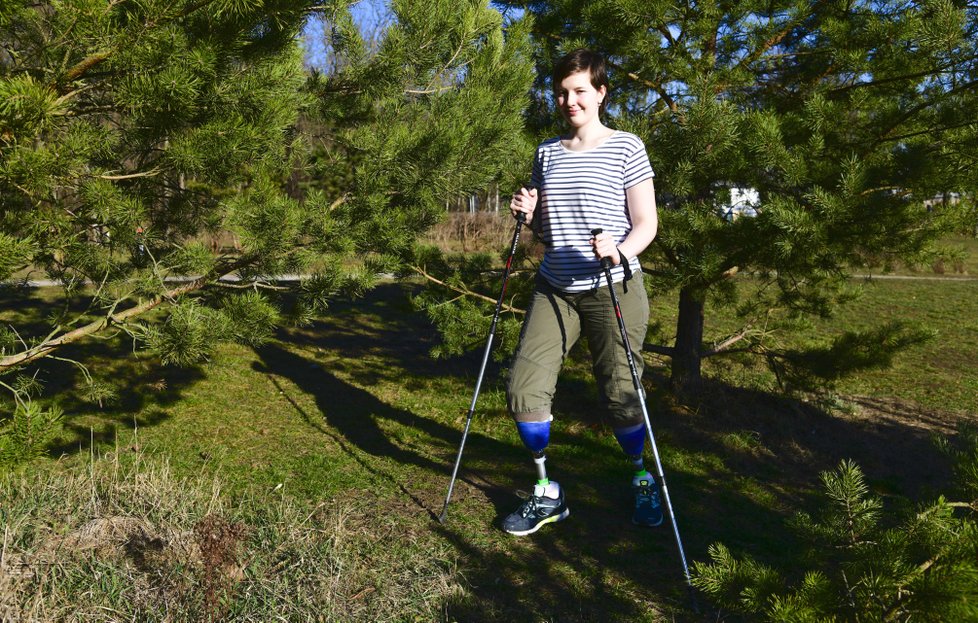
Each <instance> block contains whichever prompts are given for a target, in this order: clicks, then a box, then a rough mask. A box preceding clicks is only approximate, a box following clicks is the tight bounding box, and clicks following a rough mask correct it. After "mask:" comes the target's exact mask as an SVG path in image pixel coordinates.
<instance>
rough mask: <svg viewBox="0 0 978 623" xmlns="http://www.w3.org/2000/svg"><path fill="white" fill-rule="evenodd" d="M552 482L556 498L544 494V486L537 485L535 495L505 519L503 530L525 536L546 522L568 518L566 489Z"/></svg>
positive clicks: (534, 490) (534, 489)
mask: <svg viewBox="0 0 978 623" xmlns="http://www.w3.org/2000/svg"><path fill="white" fill-rule="evenodd" d="M550 484H551V485H553V486H554V488H556V489H557V497H556V498H551V497H547V496H546V495H544V493H545V492H546V489H545V488H544V487H542V486H540V485H537V486H535V487H534V488H533V495H531V496H530V498H529V499H528V500H527V501H525V502H523V504H521V505H520V507H519V508H518V509H516V512H514V513H511V514H510V515H509V516H508V517H506V519H504V520H503V530H504V531H506V532H508V533H510V534H513V535H516V536H525V535H527V534H533V533H534V532H536V531H537V530H539V529H540V528H541V527H542V526H543V525H544V524H548V523H553V522H555V521H560V520H562V519H566V518H567V516H568V515H570V511H569V510H568V509H567V505H566V504H564V490H563V489H561V488H560V485H558V484H557V483H556V482H553V481H551V482H550Z"/></svg>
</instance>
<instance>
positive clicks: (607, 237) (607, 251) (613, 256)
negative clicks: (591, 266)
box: [590, 233, 621, 266]
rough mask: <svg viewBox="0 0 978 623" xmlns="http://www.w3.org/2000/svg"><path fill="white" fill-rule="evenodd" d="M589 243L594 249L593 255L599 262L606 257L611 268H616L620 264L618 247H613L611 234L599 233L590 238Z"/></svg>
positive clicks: (613, 242) (613, 241)
mask: <svg viewBox="0 0 978 623" xmlns="http://www.w3.org/2000/svg"><path fill="white" fill-rule="evenodd" d="M590 242H591V246H592V247H594V255H595V256H596V257H597V258H598V259H599V260H600V259H602V258H605V257H606V258H608V259H610V260H611V264H612V265H613V266H618V264H620V263H621V257H620V256H619V254H618V247H617V246H615V240H614V238H612V237H611V234H606V233H600V234H598V235H596V236H595V237H593V238H591V240H590Z"/></svg>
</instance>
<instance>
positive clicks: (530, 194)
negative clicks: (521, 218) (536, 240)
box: [509, 186, 537, 224]
mask: <svg viewBox="0 0 978 623" xmlns="http://www.w3.org/2000/svg"><path fill="white" fill-rule="evenodd" d="M536 208H537V189H536V188H527V187H526V186H524V187H522V188H520V190H519V192H517V193H516V194H515V195H513V200H512V201H510V202H509V211H510V212H512V213H513V216H514V217H515V216H516V215H517V214H519V213H520V212H522V213H523V214H524V215H525V216H526V222H527V224H529V223H531V222H532V221H533V211H534V210H536Z"/></svg>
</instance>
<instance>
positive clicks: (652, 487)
mask: <svg viewBox="0 0 978 623" xmlns="http://www.w3.org/2000/svg"><path fill="white" fill-rule="evenodd" d="M632 491H633V492H634V493H635V512H634V513H632V523H633V524H635V525H637V526H648V527H650V528H654V527H655V526H658V525H661V524H662V502H660V501H659V485H657V484H656V483H655V480H653V479H652V475H651V474H647V475H645V476H636V477H635V478H633V479H632Z"/></svg>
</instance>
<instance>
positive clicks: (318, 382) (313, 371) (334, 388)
mask: <svg viewBox="0 0 978 623" xmlns="http://www.w3.org/2000/svg"><path fill="white" fill-rule="evenodd" d="M256 353H257V354H258V356H259V357H260V359H261V362H260V363H255V364H254V366H253V368H254V369H255V371H257V372H259V373H262V374H266V375H268V376H269V377H270V378H271V380H272V382H273V383H274V384H275V386H276V387H278V389H279V391H281V392H282V393H283V395H285V396H286V398H287V400H288V401H289V403H290V404H291V405H292V407H293V408H294V409H295V410H296V412H297V413H299V415H300V416H301V417H302V418H303V419H304V420H305V422H306V423H307V424H308V425H309V426H311V427H312V428H314V429H316V430H317V431H319V432H320V433H322V434H324V435H326V436H328V437H330V438H331V439H333V440H334V441H335V442H336V443H337V444H338V445H339V446H340V447H341V448H342V450H343V452H344V453H346V454H347V455H348V456H350V457H351V458H353V459H354V460H355V461H356V462H357V463H358V464H359V465H360V466H361V467H362V468H363V469H365V470H366V471H367V472H369V473H372V474H374V475H381V476H385V477H387V478H388V479H389V480H390V482H394V483H398V486H399V487H400V489H401V491H402V492H403V493H404V494H405V495H407V496H409V497H410V498H411V499H412V500H413V501H414V502H415V504H416V505H417V506H418V507H419V508H420V509H422V510H424V511H426V512H427V513H428V514H429V515H430V516H431V518H432V519H435V518H437V516H438V514H439V513H440V512H441V502H440V501H439V500H438V499H437V498H436V497H433V496H432V495H431V491H428V490H425V491H424V492H420V491H413V490H409V489H408V488H407V487H405V485H404V484H402V483H401V482H400V479H399V477H398V473H397V471H396V469H394V468H389V467H387V465H388V463H387V461H386V460H390V461H392V462H393V464H394V465H398V466H401V465H403V466H413V467H416V468H419V469H421V470H424V471H425V472H427V473H429V474H430V475H431V476H432V478H433V479H437V480H432V482H438V481H441V480H442V479H444V484H445V486H446V487H447V485H448V476H449V474H450V471H449V470H450V468H451V463H450V461H453V460H454V452H455V451H456V449H457V447H458V444H459V443H460V441H461V433H462V431H461V429H460V428H455V427H451V426H447V425H445V424H442V423H440V422H438V421H436V420H433V419H431V418H429V417H426V416H424V415H420V414H418V413H415V412H412V411H408V410H405V409H400V408H397V407H394V406H391V405H389V404H387V403H386V402H383V401H382V400H380V399H378V398H377V397H376V396H374V395H373V394H371V393H370V392H369V391H365V390H363V389H360V388H359V387H357V386H355V385H352V384H350V383H348V382H346V381H344V380H342V379H340V378H338V377H337V376H335V375H333V374H331V373H329V372H327V371H325V370H323V369H322V367H321V366H319V365H310V363H311V362H310V360H308V359H305V358H304V357H302V356H300V355H297V354H295V353H294V352H292V351H290V350H288V349H286V348H284V347H282V346H280V345H278V344H266V345H264V346H262V347H260V348H258V349H256ZM278 378H282V379H287V380H288V381H290V382H291V383H293V384H294V385H295V386H296V387H298V388H299V389H300V390H301V391H302V392H303V393H305V394H307V395H309V396H312V397H313V398H314V399H315V401H316V407H317V410H316V412H314V413H310V412H309V411H308V410H307V409H305V408H303V407H302V406H301V405H300V404H299V403H298V401H296V400H295V399H294V398H292V397H291V396H289V395H288V391H287V389H286V387H285V386H284V385H283V384H282V383H281V382H280V381H279V380H278ZM387 424H395V425H399V426H403V427H408V428H411V429H414V430H416V431H420V432H422V433H423V434H424V435H425V436H426V440H425V444H426V445H428V444H430V448H424V449H422V448H421V447H419V446H417V445H416V444H415V445H412V446H406V445H402V444H401V443H395V442H394V441H392V440H391V437H390V434H389V432H388V431H386V430H384V428H383V425H387ZM472 447H476V448H484V450H483V451H484V452H488V453H491V454H494V455H499V454H506V453H511V452H512V451H513V448H511V447H510V446H509V445H508V444H504V443H501V442H499V441H496V440H494V439H491V438H489V437H486V436H484V435H481V434H479V433H477V432H471V433H470V434H469V437H468V442H467V446H466V448H467V450H471V448H472ZM477 451H478V450H477ZM371 457H376V458H379V459H385V461H383V462H378V461H372V460H371ZM460 479H461V480H464V481H466V482H468V483H469V485H470V486H472V487H474V488H476V489H478V490H480V491H481V492H482V494H483V495H485V496H487V497H489V498H494V497H497V496H498V492H497V491H496V490H495V489H494V488H493V487H492V486H491V485H490V484H489V483H488V482H487V481H485V480H480V479H478V478H470V477H469V476H468V475H466V474H460Z"/></svg>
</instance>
